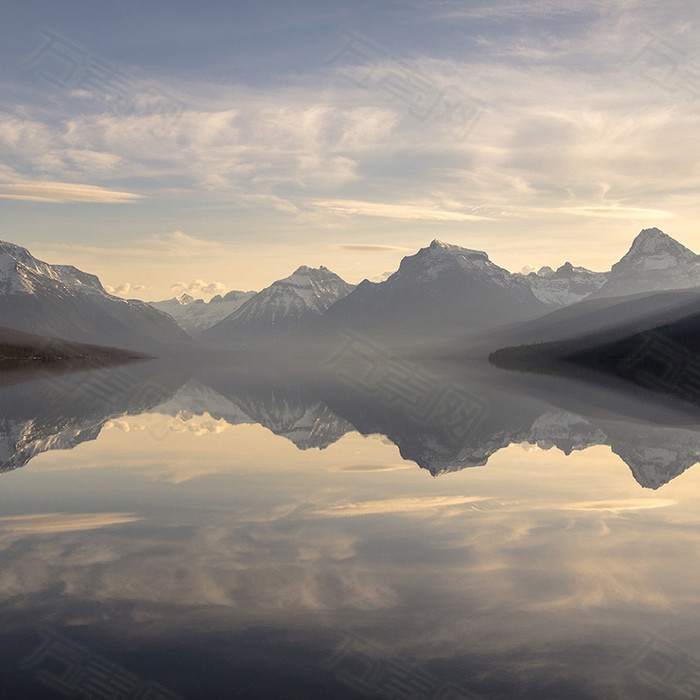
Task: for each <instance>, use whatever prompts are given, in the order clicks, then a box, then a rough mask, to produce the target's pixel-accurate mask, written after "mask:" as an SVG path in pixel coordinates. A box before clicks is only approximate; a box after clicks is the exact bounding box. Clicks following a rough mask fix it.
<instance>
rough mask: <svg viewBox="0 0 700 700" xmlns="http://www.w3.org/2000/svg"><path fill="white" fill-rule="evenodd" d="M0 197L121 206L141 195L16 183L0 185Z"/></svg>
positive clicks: (64, 184) (56, 184) (66, 185)
mask: <svg viewBox="0 0 700 700" xmlns="http://www.w3.org/2000/svg"><path fill="white" fill-rule="evenodd" d="M0 197H2V198H3V199H23V200H27V201H30V202H101V203H105V204H122V203H125V202H134V201H136V200H138V199H141V198H142V195H140V194H135V193H133V192H121V191H119V190H109V189H107V188H105V187H98V186H97V185H81V184H76V183H72V182H18V183H9V184H0Z"/></svg>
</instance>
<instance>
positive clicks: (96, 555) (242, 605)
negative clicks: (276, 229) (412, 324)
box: [0, 342, 700, 700]
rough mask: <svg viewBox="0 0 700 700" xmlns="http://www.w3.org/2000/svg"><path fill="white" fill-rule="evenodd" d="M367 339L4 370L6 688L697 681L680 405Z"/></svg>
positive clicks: (281, 692)
mask: <svg viewBox="0 0 700 700" xmlns="http://www.w3.org/2000/svg"><path fill="white" fill-rule="evenodd" d="M373 352H374V350H373V349H372V348H371V347H370V346H369V345H368V344H364V345H363V344H362V342H356V343H355V344H354V345H352V344H350V345H349V346H348V347H347V348H346V350H345V351H344V353H343V354H342V355H341V356H340V357H335V358H331V359H330V360H329V361H328V362H327V363H325V364H324V365H323V366H322V367H317V368H315V369H313V370H310V369H309V368H308V367H306V368H304V369H303V371H301V370H300V371H296V369H294V368H292V367H280V366H279V365H277V366H275V367H274V368H271V367H269V366H268V367H266V366H262V365H261V366H259V367H247V368H245V369H236V370H235V371H234V370H232V369H231V368H225V367H224V368H222V367H216V366H205V367H202V366H198V367H194V366H192V364H190V365H189V366H183V365H178V364H175V363H164V362H158V361H154V362H143V363H134V364H131V365H123V366H120V367H114V368H108V369H101V370H100V369H93V370H89V371H85V372H65V373H63V372H52V371H50V370H49V369H45V370H42V371H38V372H35V373H33V374H32V375H31V376H30V377H29V379H28V380H26V379H27V376H26V375H21V373H19V375H18V374H14V375H12V379H11V380H8V381H6V382H5V383H4V384H5V385H4V386H3V387H2V388H1V389H0V416H2V417H1V418H0V435H2V442H1V443H0V469H2V471H3V472H4V473H2V474H0V487H1V489H2V490H1V493H2V506H3V507H2V513H1V517H0V563H1V565H0V605H1V607H0V610H1V613H0V615H1V621H2V625H1V626H0V630H1V631H0V650H1V652H2V657H3V662H2V664H1V665H0V666H1V671H0V685H1V687H2V688H3V693H2V695H3V697H8V698H15V697H17V698H24V697H31V698H63V697H86V698H121V697H124V698H139V699H143V700H156V699H158V698H171V699H173V698H208V699H215V698H237V697H241V698H270V697H274V698H279V697H284V698H310V697H313V698H404V697H411V698H435V699H440V700H452V699H456V698H469V699H478V698H513V697H517V698H538V699H540V698H545V697H546V698H555V697H566V698H634V699H635V700H640V699H644V698H650V699H651V698H659V697H665V698H690V697H697V696H698V695H700V631H699V630H700V588H699V587H698V585H697V582H698V580H699V578H700V564H699V561H700V557H698V552H699V550H700V470H698V469H693V468H692V467H693V465H694V464H695V463H696V462H697V459H698V454H699V451H700V432H698V416H697V413H696V412H694V410H693V409H692V408H690V407H687V408H686V407H684V406H683V405H682V404H680V403H673V402H672V401H670V400H667V399H660V398H658V397H655V396H653V395H650V394H648V393H644V392H636V391H635V390H633V389H629V391H628V390H627V388H625V387H618V386H610V385H599V386H593V385H591V386H587V385H583V384H581V383H577V382H576V381H574V380H569V379H567V380H564V379H557V378H553V377H535V376H526V375H519V374H517V373H508V372H504V371H501V370H496V369H494V368H492V367H488V366H487V365H485V364H478V363H475V364H473V365H470V366H467V365H455V364H449V363H442V364H441V363H437V362H419V361H418V360H415V359H414V360H405V359H397V358H394V357H389V356H381V357H380V356H379V355H377V354H376V353H375V354H374V355H373ZM25 380H26V381H25Z"/></svg>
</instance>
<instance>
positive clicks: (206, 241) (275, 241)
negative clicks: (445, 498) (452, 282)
mask: <svg viewBox="0 0 700 700" xmlns="http://www.w3.org/2000/svg"><path fill="white" fill-rule="evenodd" d="M5 5H6V6H5V7H3V22H2V23H1V26H0V238H2V239H3V240H7V241H11V242H13V243H17V244H20V245H23V246H25V247H28V248H29V250H30V251H31V252H32V253H33V254H34V255H35V256H37V257H39V258H40V259H43V260H45V261H47V262H50V263H63V264H73V265H76V266H78V267H80V268H81V269H84V270H86V271H88V272H92V273H95V274H97V275H99V277H100V279H101V280H102V282H103V284H105V285H106V286H108V288H109V289H113V290H115V291H116V293H118V294H121V295H123V296H126V297H129V298H141V299H145V300H155V299H164V298H169V297H171V296H173V295H174V294H180V293H182V292H184V291H187V292H189V293H191V294H193V296H196V297H197V296H198V297H203V298H205V299H208V298H210V297H211V295H212V294H214V293H217V292H225V291H228V290H231V289H242V290H249V289H256V290H257V289H261V288H263V287H265V286H267V285H268V284H270V283H271V282H273V281H274V280H275V279H279V278H282V277H286V276H287V275H289V274H291V272H292V271H293V270H294V269H295V268H296V267H298V266H299V265H311V266H318V265H326V266H327V267H329V268H330V269H331V270H333V271H334V272H336V273H338V274H339V275H341V276H342V277H343V278H344V279H346V280H348V281H349V282H353V283H354V282H359V281H361V280H362V279H364V278H365V277H367V278H369V279H380V278H381V277H382V275H384V274H385V273H387V272H391V271H393V270H395V269H396V268H397V267H398V264H399V262H400V260H401V258H402V257H404V256H405V255H410V254H412V253H414V252H416V251H417V250H418V249H419V248H421V247H424V246H426V245H428V244H429V243H430V241H431V240H432V239H434V238H438V239H440V240H444V241H446V242H449V243H454V244H457V245H462V246H465V247H468V248H475V249H478V250H485V251H487V252H488V254H489V256H490V258H491V260H493V261H494V262H495V263H497V264H499V265H501V266H503V267H506V268H507V269H509V270H511V271H520V270H530V269H532V268H535V269H536V268H539V267H540V266H542V265H549V266H551V267H558V266H559V265H561V264H563V263H564V262H565V261H570V262H572V263H573V264H575V265H584V266H586V267H589V268H591V269H596V270H607V269H609V268H610V266H611V265H612V264H613V263H614V262H616V261H617V260H619V258H620V257H621V256H622V255H623V254H624V253H625V252H626V251H627V249H628V248H629V246H630V243H631V241H632V240H633V238H634V236H635V235H636V234H637V233H638V232H639V231H640V230H641V229H642V228H648V227H652V226H657V227H659V228H661V229H662V230H664V231H665V232H666V233H668V234H669V235H671V236H673V237H674V238H676V239H677V240H679V241H681V242H682V243H684V244H685V245H687V246H688V247H690V248H692V249H693V250H695V251H696V252H697V251H700V230H698V227H697V225H696V222H697V221H698V218H699V216H700V203H699V202H698V198H697V193H698V191H699V190H700V187H699V185H700V165H698V164H699V163H700V158H699V157H698V156H699V155H700V140H699V139H698V138H697V134H698V133H700V128H699V127H700V50H698V49H697V47H698V46H700V24H699V20H700V17H699V15H700V5H699V4H698V3H697V2H695V0H687V1H686V0H682V1H674V0H670V1H669V2H663V3H661V2H658V1H653V2H652V1H649V0H561V1H557V0H461V1H459V2H457V1H453V0H433V1H431V2H414V1H412V0H406V1H401V2H399V1H397V2H392V1H384V2H377V0H373V1H372V2H369V1H367V2H365V1H361V2H352V1H350V2H348V1H347V0H344V1H343V2H337V1H336V0H326V1H324V2H321V1H320V0H284V1H281V2H267V1H261V2H240V1H238V0H216V1H206V0H204V1H202V2H199V3H196V4H195V3H192V2H185V1H184V0H168V1H167V2H166V1H165V0H152V1H150V2H148V3H143V2H138V3H137V2H135V1H132V0H120V2H118V3H115V2H106V1H102V0H90V2H83V1H82V0H27V1H26V2H23V3H5Z"/></svg>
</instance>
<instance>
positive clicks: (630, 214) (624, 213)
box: [560, 205, 675, 220]
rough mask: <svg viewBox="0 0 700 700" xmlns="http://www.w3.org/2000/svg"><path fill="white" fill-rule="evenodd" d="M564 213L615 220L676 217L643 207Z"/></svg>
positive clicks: (567, 210)
mask: <svg viewBox="0 0 700 700" xmlns="http://www.w3.org/2000/svg"><path fill="white" fill-rule="evenodd" d="M560 211H561V212H562V213H565V214H574V215H576V216H602V217H609V218H613V219H642V220H649V219H670V218H672V217H674V216H675V214H673V213H672V212H669V211H663V210H661V209H643V208H641V207H620V206H615V205H613V206H607V207H595V206H594V207H563V208H562V209H560Z"/></svg>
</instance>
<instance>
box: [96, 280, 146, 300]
mask: <svg viewBox="0 0 700 700" xmlns="http://www.w3.org/2000/svg"><path fill="white" fill-rule="evenodd" d="M104 288H105V291H107V292H109V293H110V294H115V295H116V296H120V297H123V296H126V295H127V294H129V292H142V291H143V290H144V289H147V287H146V286H145V285H143V284H130V283H129V282H123V283H122V284H120V285H118V286H116V287H110V285H108V284H105V285H104Z"/></svg>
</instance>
